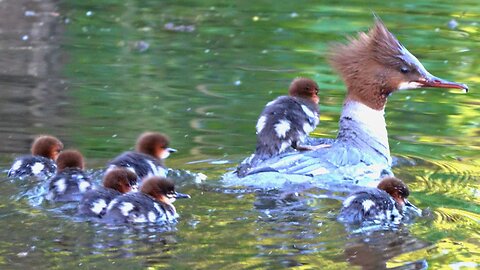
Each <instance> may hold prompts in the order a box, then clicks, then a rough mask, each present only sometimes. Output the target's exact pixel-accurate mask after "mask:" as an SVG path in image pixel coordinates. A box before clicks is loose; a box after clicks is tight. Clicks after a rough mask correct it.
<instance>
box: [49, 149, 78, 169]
mask: <svg viewBox="0 0 480 270" xmlns="http://www.w3.org/2000/svg"><path fill="white" fill-rule="evenodd" d="M56 163H57V171H58V172H61V171H63V170H65V169H67V168H70V169H73V168H77V169H80V170H83V169H85V161H84V159H83V155H82V154H81V153H80V152H79V151H77V150H65V151H62V152H61V153H60V154H59V155H58V158H57V160H56Z"/></svg>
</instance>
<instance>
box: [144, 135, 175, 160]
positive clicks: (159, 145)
mask: <svg viewBox="0 0 480 270" xmlns="http://www.w3.org/2000/svg"><path fill="white" fill-rule="evenodd" d="M169 144H170V141H169V139H168V137H167V136H166V135H164V134H162V133H158V132H144V133H143V134H142V135H140V137H138V139H137V144H136V150H137V151H138V152H140V153H144V154H147V155H150V156H153V157H155V158H158V159H166V158H167V157H168V156H169V155H170V153H174V152H176V151H177V150H175V149H173V148H169V147H168V145H169Z"/></svg>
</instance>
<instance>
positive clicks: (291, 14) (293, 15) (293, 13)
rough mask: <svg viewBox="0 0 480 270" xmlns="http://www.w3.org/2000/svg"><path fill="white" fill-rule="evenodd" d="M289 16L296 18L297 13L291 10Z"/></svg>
mask: <svg viewBox="0 0 480 270" xmlns="http://www.w3.org/2000/svg"><path fill="white" fill-rule="evenodd" d="M290 17H291V18H296V17H298V13H296V12H292V13H290Z"/></svg>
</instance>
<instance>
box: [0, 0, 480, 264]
mask: <svg viewBox="0 0 480 270" xmlns="http://www.w3.org/2000/svg"><path fill="white" fill-rule="evenodd" d="M7 2H8V3H9V5H11V6H12V7H10V9H8V10H9V12H7V11H6V9H5V10H4V9H2V10H0V11H1V12H3V13H2V14H3V15H5V16H2V18H4V19H2V20H5V21H7V22H10V24H12V25H8V24H2V25H1V28H2V31H1V32H0V35H1V36H2V39H0V40H1V42H0V45H1V46H0V55H2V56H4V57H3V58H2V59H5V60H4V61H5V62H4V67H3V68H2V71H1V74H0V86H1V87H2V89H3V93H4V98H2V99H0V104H1V105H0V110H1V113H2V116H3V117H2V118H1V120H0V138H1V139H2V142H3V143H2V147H1V149H0V168H2V170H5V169H7V168H8V167H9V166H10V163H11V161H12V160H13V158H14V157H15V156H17V155H20V154H23V153H27V152H28V151H29V150H28V149H29V144H30V141H31V138H32V137H33V136H34V135H35V134H39V133H50V134H54V135H57V136H58V137H60V138H61V139H62V140H63V141H64V142H65V144H66V146H67V147H72V148H77V149H79V150H80V151H82V153H84V154H85V156H86V158H87V165H88V167H89V168H91V169H92V170H94V171H96V170H99V169H101V168H102V167H103V166H104V164H105V163H106V162H107V161H108V160H109V159H110V158H112V157H114V156H115V155H117V154H118V153H120V152H122V151H125V150H129V149H132V147H133V143H134V141H135V139H136V137H137V136H138V135H139V133H141V132H142V131H144V130H159V131H162V132H165V133H167V134H168V135H169V136H170V138H171V140H172V147H174V148H177V149H178V150H179V152H178V153H176V154H175V155H173V156H171V158H170V159H169V160H168V161H167V164H168V166H169V167H171V168H174V169H175V171H174V178H175V180H176V181H177V183H178V186H179V187H178V189H179V190H180V191H182V192H186V193H189V194H190V195H191V196H192V199H190V200H188V201H178V202H177V203H176V205H177V209H178V210H179V212H180V215H181V220H180V221H179V223H178V224H177V225H176V226H174V227H173V228H169V229H162V228H158V227H156V226H140V227H105V226H103V225H99V224H94V223H87V222H82V221H81V220H78V219H76V218H72V217H71V210H69V209H65V207H63V208H62V207H60V206H58V205H51V204H48V203H45V202H41V200H40V199H41V197H38V196H37V195H38V194H39V192H38V188H36V187H38V186H39V183H38V182H37V181H35V180H32V179H30V180H28V181H11V180H9V179H6V178H5V176H6V175H5V174H3V175H2V178H1V181H2V184H3V188H2V190H1V191H0V216H1V217H2V219H1V220H0V227H1V228H2V230H0V239H1V240H2V241H0V254H1V255H0V265H1V266H2V268H8V269H11V268H22V269H24V268H27V267H28V268H31V267H36V268H73V267H81V268H88V269H90V268H121V269H138V268H143V267H158V268H162V267H168V268H179V269H205V268H210V269H225V268H231V269H257V268H263V269H278V268H288V267H293V268H298V269H347V268H352V266H354V267H355V268H359V269H361V268H364V269H382V268H395V267H398V268H400V269H422V268H426V267H427V266H428V267H429V268H430V269H475V268H478V267H479V263H480V252H479V247H480V235H479V231H480V225H479V222H480V206H479V205H480V185H479V176H480V174H479V170H478V163H479V156H478V150H479V146H480V144H479V140H478V136H479V135H480V128H479V125H480V122H479V120H478V119H480V111H479V109H478V105H479V100H480V96H479V94H478V91H477V90H476V89H477V88H478V86H479V82H480V77H479V75H478V74H480V68H479V67H480V62H479V57H478V51H480V46H479V44H480V42H479V41H480V36H479V23H480V6H479V5H478V4H477V3H476V1H456V2H454V3H452V2H451V1H440V2H436V3H430V2H429V1H402V2H398V3H393V2H392V3H390V2H386V1H374V2H373V3H372V4H370V5H369V6H365V5H364V3H362V2H358V1H347V2H343V3H342V4H331V3H329V2H328V1H315V2H313V1H295V2H292V3H281V2H278V1H239V2H238V3H235V2H228V1H219V0H209V1H153V0H152V1H70V0H62V1H59V2H58V3H56V4H57V5H54V4H52V3H48V2H46V3H41V4H40V3H37V2H32V3H30V2H29V1H26V0H25V1H22V2H21V3H22V5H19V6H16V5H13V4H12V3H13V2H14V1H7ZM2 5H3V4H2ZM14 7H16V8H14ZM372 10H373V11H375V12H376V13H377V14H378V15H379V16H381V17H382V19H383V20H384V22H385V24H386V25H387V27H388V28H389V29H390V30H391V31H392V32H393V33H394V34H395V35H396V36H397V37H398V39H399V40H400V41H401V42H402V43H403V44H404V45H405V46H406V47H407V48H408V49H409V50H410V51H411V52H412V53H413V54H415V55H416V56H417V57H418V58H419V59H420V61H421V62H422V63H423V64H424V65H425V67H426V68H427V69H428V70H429V71H430V72H431V73H432V74H434V75H436V76H439V77H442V78H445V79H449V80H455V81H459V82H464V83H467V84H468V85H469V86H470V90H471V91H470V93H468V94H461V93H460V92H459V91H456V90H451V91H450V90H448V91H445V90H440V89H428V90H411V91H402V92H398V93H395V94H394V95H392V96H391V97H390V98H389V103H388V105H387V110H386V119H387V123H388V125H389V127H388V130H389V139H390V147H391V152H392V154H393V155H395V156H396V157H400V159H399V160H400V162H399V164H398V165H397V166H396V167H395V168H394V172H395V173H396V174H397V176H399V177H401V178H402V179H404V180H405V182H407V183H408V185H409V187H410V189H411V191H412V192H411V198H410V200H411V201H412V202H413V203H415V204H416V205H417V206H419V207H421V208H427V209H428V211H429V212H430V213H431V214H430V215H429V216H428V217H426V218H422V219H418V220H416V221H414V222H412V223H409V224H405V225H402V226H399V227H394V228H377V229H376V230H371V231H367V232H365V231H361V230H350V229H348V228H345V227H344V226H343V225H342V224H340V223H338V222H336V221H335V214H336V213H337V212H338V210H339V208H340V206H341V202H340V201H339V200H337V199H336V198H337V196H342V195H343V194H330V193H329V192H327V191H323V190H315V189H311V190H307V191H305V192H302V193H301V194H298V195H295V194H293V195H292V194H287V192H285V191H278V192H274V191H270V192H262V191H249V190H243V189H226V188H224V187H222V185H221V183H220V181H219V179H220V176H221V175H223V174H224V173H225V172H227V171H229V170H231V169H232V168H234V167H235V166H236V164H237V163H238V162H239V161H241V160H242V159H243V158H245V157H246V156H248V155H249V154H251V152H252V151H253V149H254V144H255V133H254V132H255V131H254V126H255V122H256V118H257V117H258V114H259V112H260V111H261V110H262V108H263V106H264V105H265V104H266V103H267V102H268V101H270V100H272V99H273V98H275V97H276V96H278V95H282V94H284V93H285V92H286V90H287V87H288V84H289V82H290V81H291V80H292V79H293V78H295V77H297V76H307V77H311V78H313V79H314V80H316V81H317V82H318V83H319V85H320V87H321V91H320V98H321V101H320V104H321V119H320V120H321V122H320V125H319V127H318V128H317V129H316V130H315V134H316V135H318V136H325V137H335V136H336V132H337V120H338V116H339V113H340V110H341V103H342V100H343V97H344V85H343V83H342V82H341V80H339V78H338V76H337V75H336V74H334V73H333V71H332V69H331V68H330V66H329V65H328V64H327V62H326V60H325V53H326V51H327V48H328V46H329V44H330V43H331V42H345V40H346V38H345V36H348V35H356V33H357V32H358V31H365V30H367V29H368V28H369V27H370V26H371V25H372V24H373V16H372ZM27 11H32V12H33V13H29V12H27ZM14 15H15V16H14ZM452 19H454V20H455V21H456V22H457V23H458V26H456V27H455V28H453V29H452V27H451V26H452V24H450V27H449V25H448V23H449V21H451V20H452ZM13 22H15V23H13ZM35 27H36V28H35ZM25 36H27V38H25ZM196 173H203V174H205V175H206V176H207V179H206V180H205V181H201V180H200V178H196V177H195V174H196ZM95 176H96V181H99V177H100V176H99V174H98V173H97V174H95ZM67 208H68V207H67ZM462 267H463V268H462Z"/></svg>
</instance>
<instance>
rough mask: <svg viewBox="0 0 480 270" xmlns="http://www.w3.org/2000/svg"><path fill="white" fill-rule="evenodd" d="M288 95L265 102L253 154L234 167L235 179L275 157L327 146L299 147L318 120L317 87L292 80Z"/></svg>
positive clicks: (257, 127) (312, 82)
mask: <svg viewBox="0 0 480 270" xmlns="http://www.w3.org/2000/svg"><path fill="white" fill-rule="evenodd" d="M288 94H289V95H288V96H280V97H278V98H276V99H275V100H273V101H271V102H269V103H267V105H266V106H265V109H264V110H263V111H262V113H261V114H260V117H259V118H258V121H257V125H256V131H257V132H256V133H257V147H256V150H255V153H254V154H253V155H251V156H250V158H248V159H246V160H245V161H244V162H243V163H242V164H241V165H240V166H239V167H238V169H237V173H238V175H239V176H245V175H246V174H247V173H248V171H249V170H250V168H252V167H254V166H256V165H258V164H260V163H261V162H262V161H263V160H266V159H268V158H271V157H273V156H276V155H278V154H281V153H284V152H287V151H291V150H300V151H304V150H313V149H318V148H320V147H326V146H327V145H317V146H310V145H308V146H306V145H303V143H304V140H305V138H306V137H307V136H308V134H309V133H310V132H312V131H313V130H314V129H315V127H316V126H317V125H318V121H319V119H318V117H319V110H318V102H319V101H320V98H319V97H318V84H317V83H316V82H314V81H313V80H311V79H308V78H296V79H295V80H293V81H292V83H291V84H290V87H289V89H288Z"/></svg>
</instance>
